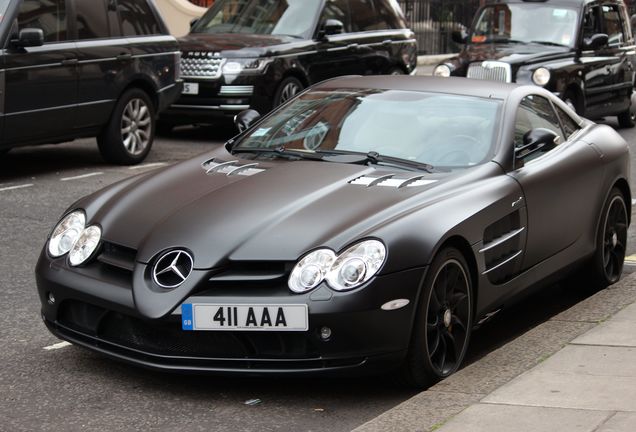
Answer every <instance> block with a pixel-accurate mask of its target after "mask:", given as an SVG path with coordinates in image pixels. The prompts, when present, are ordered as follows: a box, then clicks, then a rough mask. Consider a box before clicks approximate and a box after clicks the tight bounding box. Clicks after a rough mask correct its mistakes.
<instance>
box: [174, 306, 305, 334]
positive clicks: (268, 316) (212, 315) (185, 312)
mask: <svg viewBox="0 0 636 432" xmlns="http://www.w3.org/2000/svg"><path fill="white" fill-rule="evenodd" d="M308 315H309V313H308V310H307V305H304V304H301V305H298V304H295V305H269V304H267V305H244V304H207V303H206V304H190V303H184V304H183V305H181V324H182V328H183V330H234V331H236V330H245V331H247V330H250V331H307V329H308V328H309V324H308V323H309V318H308Z"/></svg>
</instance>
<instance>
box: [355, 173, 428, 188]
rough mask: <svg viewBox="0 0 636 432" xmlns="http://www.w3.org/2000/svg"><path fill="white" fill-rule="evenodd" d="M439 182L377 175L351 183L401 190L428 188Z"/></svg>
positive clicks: (401, 176) (400, 176)
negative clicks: (405, 188) (419, 187)
mask: <svg viewBox="0 0 636 432" xmlns="http://www.w3.org/2000/svg"><path fill="white" fill-rule="evenodd" d="M435 182H437V180H426V179H424V176H423V175H415V176H413V175H412V176H408V175H400V174H377V175H364V176H362V177H358V178H356V179H354V180H351V181H350V182H349V183H350V184H352V185H358V186H366V187H372V186H384V187H390V188H394V189H401V188H404V187H418V186H426V185H429V184H431V183H435Z"/></svg>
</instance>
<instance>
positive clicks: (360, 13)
mask: <svg viewBox="0 0 636 432" xmlns="http://www.w3.org/2000/svg"><path fill="white" fill-rule="evenodd" d="M349 5H350V6H349V7H350V8H351V27H352V30H353V31H354V32H358V31H369V30H382V29H387V28H389V26H388V24H387V23H386V22H384V21H383V20H382V19H381V18H380V17H379V16H378V14H377V13H376V11H375V7H374V6H373V1H372V0H349Z"/></svg>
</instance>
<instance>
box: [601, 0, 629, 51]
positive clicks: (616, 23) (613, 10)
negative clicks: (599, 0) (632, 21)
mask: <svg viewBox="0 0 636 432" xmlns="http://www.w3.org/2000/svg"><path fill="white" fill-rule="evenodd" d="M601 9H602V11H603V22H604V25H605V33H607V36H608V38H609V44H610V45H620V44H622V43H623V42H624V41H625V36H624V35H623V24H622V23H621V16H620V12H619V10H618V5H603V6H601Z"/></svg>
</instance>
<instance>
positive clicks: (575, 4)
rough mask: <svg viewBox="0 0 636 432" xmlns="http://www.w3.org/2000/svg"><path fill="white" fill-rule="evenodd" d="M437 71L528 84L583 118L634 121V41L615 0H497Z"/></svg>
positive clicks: (480, 14)
mask: <svg viewBox="0 0 636 432" xmlns="http://www.w3.org/2000/svg"><path fill="white" fill-rule="evenodd" d="M453 38H454V39H455V41H457V42H459V43H465V44H466V45H465V47H464V49H463V50H462V51H461V53H460V54H459V56H458V57H455V58H452V59H450V60H447V61H445V62H444V63H442V64H440V65H438V66H437V67H436V68H435V70H434V74H435V75H437V76H451V75H452V76H466V77H468V78H475V79H487V80H495V81H504V82H516V83H521V84H534V85H537V86H540V87H544V88H546V89H548V90H550V91H551V92H553V93H555V94H557V95H558V96H559V97H560V98H561V99H563V100H564V101H565V102H566V103H567V104H568V105H570V106H571V107H572V108H574V109H575V110H576V112H577V113H578V114H580V115H582V116H585V117H588V118H600V117H604V116H611V115H616V116H618V122H619V124H620V126H622V127H632V126H634V119H635V117H634V109H636V103H632V95H633V90H634V66H635V54H634V38H633V36H632V31H631V28H630V19H629V17H628V15H627V11H626V8H625V5H624V3H623V2H622V1H620V0H601V1H597V0H543V1H530V0H502V1H498V2H496V3H494V4H488V5H486V6H484V7H482V8H481V9H479V10H478V12H477V14H476V16H475V20H474V23H473V25H472V28H471V29H470V31H469V32H468V34H464V35H461V34H458V33H455V34H454V35H453Z"/></svg>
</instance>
